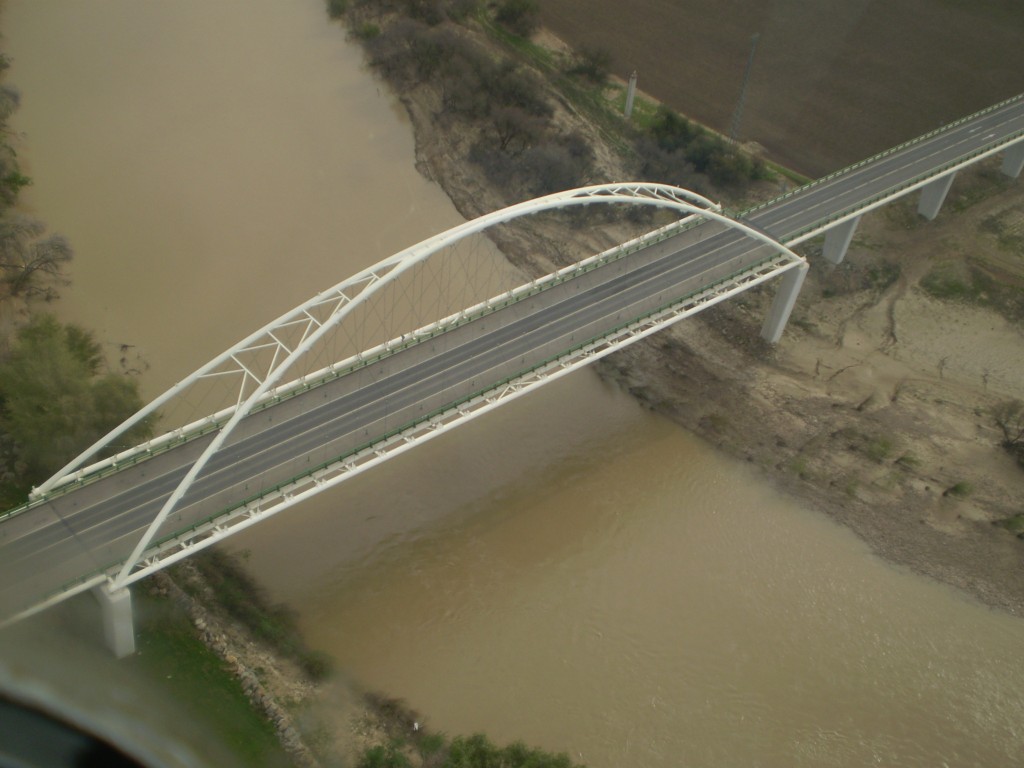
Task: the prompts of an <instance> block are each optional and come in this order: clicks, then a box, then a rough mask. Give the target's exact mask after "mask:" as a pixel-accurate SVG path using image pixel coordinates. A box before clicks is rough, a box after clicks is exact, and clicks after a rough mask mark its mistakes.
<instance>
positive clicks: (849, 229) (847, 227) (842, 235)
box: [821, 216, 860, 264]
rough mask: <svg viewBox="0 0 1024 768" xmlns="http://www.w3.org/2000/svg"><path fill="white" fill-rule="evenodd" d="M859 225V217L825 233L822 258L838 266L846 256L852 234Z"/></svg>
mask: <svg viewBox="0 0 1024 768" xmlns="http://www.w3.org/2000/svg"><path fill="white" fill-rule="evenodd" d="M858 224H860V216H857V217H856V218H853V219H850V220H849V221H844V222H843V223H842V224H837V225H836V226H834V227H832V229H830V230H828V231H827V232H825V247H824V248H823V249H822V254H821V255H822V256H824V257H825V258H826V259H827V260H828V261H831V262H832V263H833V264H839V263H840V262H841V261H842V260H843V257H844V256H846V249H847V248H849V247H850V242H851V241H852V240H853V233H854V231H855V230H856V229H857V225H858Z"/></svg>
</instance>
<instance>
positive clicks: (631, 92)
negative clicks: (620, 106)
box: [624, 69, 636, 120]
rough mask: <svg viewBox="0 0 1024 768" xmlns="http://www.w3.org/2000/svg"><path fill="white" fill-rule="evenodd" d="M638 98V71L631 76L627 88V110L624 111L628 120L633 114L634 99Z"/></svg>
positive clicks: (634, 71)
mask: <svg viewBox="0 0 1024 768" xmlns="http://www.w3.org/2000/svg"><path fill="white" fill-rule="evenodd" d="M635 97H636V70H635V69H634V70H633V74H631V75H630V76H629V85H628V86H627V87H626V109H625V110H624V112H625V115H626V119H627V120H628V119H629V116H630V115H632V114H633V99H634V98H635Z"/></svg>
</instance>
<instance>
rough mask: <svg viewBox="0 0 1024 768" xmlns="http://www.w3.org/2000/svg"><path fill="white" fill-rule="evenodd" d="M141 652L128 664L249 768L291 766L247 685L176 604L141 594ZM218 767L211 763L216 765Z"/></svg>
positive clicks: (138, 595) (138, 602)
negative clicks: (244, 686)
mask: <svg viewBox="0 0 1024 768" xmlns="http://www.w3.org/2000/svg"><path fill="white" fill-rule="evenodd" d="M134 600H135V601H136V605H137V608H138V613H139V615H141V616H144V617H145V618H144V620H143V621H142V622H140V626H139V628H138V630H137V633H136V643H137V648H138V653H137V654H135V655H134V656H131V657H129V658H127V659H124V661H123V662H122V663H123V664H125V666H127V667H128V668H129V669H130V670H132V674H137V675H138V676H139V677H148V678H150V679H151V680H153V681H154V684H155V685H158V686H159V687H160V688H161V689H163V690H166V691H167V693H168V697H169V698H170V699H171V700H173V701H175V702H178V703H180V704H181V706H182V707H183V708H184V709H186V710H187V711H188V712H189V714H191V716H192V717H193V719H194V720H195V722H196V723H197V724H202V726H203V728H204V729H205V730H207V731H208V732H210V733H211V734H213V735H214V736H215V737H216V738H217V739H218V741H219V743H220V744H222V745H223V747H224V748H225V749H226V750H227V751H229V752H230V753H231V754H232V755H233V756H234V757H236V758H237V760H238V762H239V763H240V764H241V765H244V766H268V767H270V768H276V767H277V766H289V765H291V761H290V759H289V757H288V755H287V754H286V753H285V751H284V750H283V749H282V748H281V745H280V743H279V742H278V739H277V734H276V733H275V732H274V728H273V726H272V725H271V724H270V723H269V722H268V721H267V720H266V719H265V718H264V717H263V716H262V715H261V714H260V713H258V712H257V711H256V710H255V709H253V707H252V706H251V704H250V703H249V700H248V699H247V698H246V696H245V692H244V691H243V690H242V686H241V684H240V683H239V682H238V680H236V679H235V677H234V676H233V675H232V674H231V672H230V670H228V668H227V666H226V665H225V664H224V662H223V661H221V660H220V659H219V658H218V657H217V656H216V655H215V654H214V653H213V652H212V651H211V650H210V649H209V648H207V647H206V646H205V645H204V644H203V643H202V641H201V640H200V639H199V638H198V637H197V635H196V631H195V629H194V628H193V626H192V624H191V622H190V621H189V619H188V617H187V616H186V615H185V613H184V612H183V611H181V610H179V609H177V608H175V607H174V606H173V605H172V604H171V603H170V601H168V600H163V599H157V598H153V597H149V596H147V595H146V594H145V593H144V591H143V590H137V591H136V593H135V596H134ZM212 764H214V763H211V765H212Z"/></svg>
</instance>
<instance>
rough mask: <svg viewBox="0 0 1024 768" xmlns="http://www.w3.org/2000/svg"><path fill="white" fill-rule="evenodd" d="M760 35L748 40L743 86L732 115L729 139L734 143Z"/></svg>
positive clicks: (737, 136)
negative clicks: (748, 51)
mask: <svg viewBox="0 0 1024 768" xmlns="http://www.w3.org/2000/svg"><path fill="white" fill-rule="evenodd" d="M760 37H761V33H760V32H755V33H754V35H753V37H751V38H750V56H749V57H748V58H747V71H746V72H744V73H743V85H741V86H740V98H739V100H738V101H737V102H736V111H735V112H733V113H732V127H731V128H730V129H729V138H731V139H732V140H733V141H736V140H737V139H738V138H739V133H740V118H741V117H742V116H743V100H744V99H745V98H746V97H747V86H748V85H750V70H752V69H753V68H754V54H755V53H757V41H758V39H760Z"/></svg>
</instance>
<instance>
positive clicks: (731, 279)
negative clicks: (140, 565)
mask: <svg viewBox="0 0 1024 768" xmlns="http://www.w3.org/2000/svg"><path fill="white" fill-rule="evenodd" d="M778 260H779V256H778V255H777V254H775V255H772V256H768V257H766V258H764V259H762V260H760V261H758V262H756V263H754V264H752V265H749V266H747V267H744V268H743V269H739V270H736V271H734V272H732V273H730V274H728V275H726V276H724V277H721V278H719V279H718V280H715V281H714V282H712V283H710V284H708V285H705V286H703V287H701V288H699V289H697V290H694V291H692V292H690V293H687V294H684V295H683V296H680V297H678V298H676V299H674V300H672V301H669V302H666V303H664V304H662V305H660V306H659V307H657V308H655V309H654V310H652V311H650V312H647V313H644V314H643V315H639V316H637V317H633V318H631V319H629V320H626V321H623V322H621V323H618V324H617V325H615V326H613V327H612V328H611V329H609V330H608V331H607V332H605V333H603V334H601V335H599V336H593V337H591V338H589V339H587V340H584V341H582V342H578V343H577V344H574V345H573V346H571V347H570V348H569V349H568V350H566V351H565V352H563V353H561V354H558V355H553V356H550V357H548V358H545V359H543V360H541V361H539V362H538V363H536V364H535V365H533V366H531V367H530V368H527V369H524V370H522V371H520V372H518V373H516V374H514V375H512V376H506V377H504V378H502V379H499V380H498V381H497V382H495V383H494V384H492V385H490V386H488V387H487V388H486V389H481V390H477V391H475V392H472V393H470V394H468V395H464V396H462V397H460V398H458V399H457V400H454V401H452V402H451V403H449V404H447V405H445V406H442V407H440V408H436V409H434V410H433V411H430V412H429V413H427V414H424V415H423V416H420V417H419V418H416V419H414V420H412V421H409V422H406V423H404V424H402V425H400V426H397V427H393V428H392V429H390V430H388V431H387V432H384V433H383V434H381V435H380V436H378V437H377V438H375V439H374V440H371V441H367V442H365V443H362V444H361V445H358V446H356V447H355V448H353V449H352V450H351V451H349V452H348V453H346V454H343V455H342V456H338V457H335V458H334V459H331V460H328V461H325V462H321V463H320V464H317V465H315V466H313V467H311V468H310V469H307V470H305V471H304V472H302V473H301V474H298V475H294V476H293V477H290V478H288V479H286V480H282V481H281V482H279V483H276V484H275V485H273V486H269V487H267V488H265V489H264V490H262V491H261V492H259V493H256V494H252V495H250V496H248V497H246V498H244V499H241V500H240V501H238V502H237V503H236V504H233V505H232V506H230V507H228V508H226V509H223V510H221V511H219V512H216V513H214V514H212V515H209V516H208V517H205V518H203V519H202V520H198V521H196V522H194V523H192V524H191V525H189V526H186V527H185V528H182V529H179V530H178V531H175V532H173V533H170V534H167V535H166V536H164V537H161V538H160V539H158V540H155V541H154V544H153V547H154V549H159V548H160V547H162V546H164V545H167V544H169V543H172V542H175V541H177V540H179V539H181V537H182V536H183V535H184V534H188V533H190V532H191V533H193V534H195V533H197V532H199V531H200V529H205V528H206V527H208V526H210V525H211V524H213V523H214V522H215V521H216V520H218V519H221V518H224V517H226V516H232V513H235V512H237V511H238V510H241V509H245V508H247V507H250V506H251V505H253V504H255V503H256V502H258V501H259V500H260V499H262V498H266V497H268V496H275V495H286V493H285V491H286V489H288V488H289V487H292V486H295V485H296V484H297V483H298V482H300V481H302V480H304V479H306V478H309V477H312V476H315V475H317V474H318V473H321V472H324V471H326V470H328V469H330V468H331V467H335V466H337V465H338V464H342V463H345V459H353V458H355V457H362V456H366V455H368V454H376V453H377V452H378V451H380V450H381V448H380V446H381V445H382V444H385V443H387V442H388V441H390V440H393V439H395V438H398V437H400V436H402V435H403V434H404V433H406V432H408V431H409V430H410V429H413V428H415V427H417V426H419V425H421V424H424V423H426V422H430V421H432V420H434V419H436V418H437V417H438V416H441V415H443V414H446V413H449V412H451V411H454V410H458V409H459V408H460V407H462V406H464V405H466V404H467V403H470V402H473V401H476V400H478V399H479V398H481V397H484V396H485V395H486V394H487V393H489V392H493V391H495V390H498V389H501V388H502V387H506V386H508V385H509V384H511V383H513V382H515V381H517V380H519V379H522V378H523V377H524V376H528V375H529V374H531V373H533V372H535V371H538V370H540V369H542V368H546V367H548V366H550V365H552V364H553V363H557V362H558V361H559V360H563V359H565V358H566V357H570V356H572V355H573V354H575V353H577V352H580V351H581V350H583V349H585V348H587V347H590V346H592V345H594V344H595V343H597V342H600V341H601V340H603V339H607V338H608V337H610V336H614V335H615V334H617V333H620V332H621V331H623V330H626V329H628V328H630V327H632V326H634V325H636V324H637V323H638V322H640V321H642V320H644V319H647V318H650V317H653V316H656V315H658V314H661V313H663V312H666V311H668V310H670V309H672V308H674V307H678V306H681V305H685V304H686V303H688V302H691V301H692V300H693V299H694V298H695V297H698V296H709V297H710V296H713V295H715V294H716V292H717V289H718V288H720V287H721V286H723V285H726V284H728V283H735V282H736V281H737V280H738V278H740V277H741V276H744V275H750V274H755V273H757V272H759V271H762V270H763V269H765V268H766V267H768V266H770V265H771V264H772V263H773V262H777V261H778ZM108 570H109V569H108ZM104 572H105V571H104Z"/></svg>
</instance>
